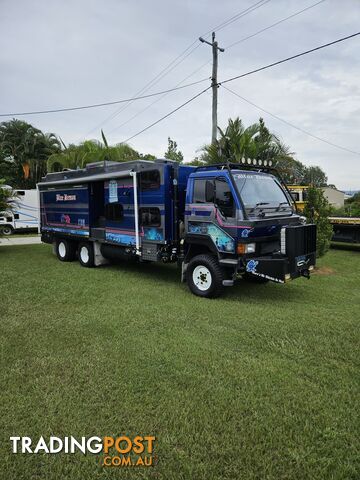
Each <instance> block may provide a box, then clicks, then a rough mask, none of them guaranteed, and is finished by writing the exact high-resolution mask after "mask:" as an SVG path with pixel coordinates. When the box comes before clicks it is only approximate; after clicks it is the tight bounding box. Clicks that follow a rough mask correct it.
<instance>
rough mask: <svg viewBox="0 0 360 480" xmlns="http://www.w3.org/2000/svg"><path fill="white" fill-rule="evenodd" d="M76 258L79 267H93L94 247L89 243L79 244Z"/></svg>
mask: <svg viewBox="0 0 360 480" xmlns="http://www.w3.org/2000/svg"><path fill="white" fill-rule="evenodd" d="M78 257H79V262H80V265H82V266H83V267H87V268H92V267H94V266H95V263H94V246H93V244H92V243H91V242H82V243H79V249H78Z"/></svg>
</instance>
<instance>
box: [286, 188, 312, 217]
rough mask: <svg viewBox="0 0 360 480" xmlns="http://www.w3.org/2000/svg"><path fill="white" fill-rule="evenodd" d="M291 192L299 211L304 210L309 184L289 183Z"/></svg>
mask: <svg viewBox="0 0 360 480" xmlns="http://www.w3.org/2000/svg"><path fill="white" fill-rule="evenodd" d="M287 188H288V190H289V192H290V193H291V196H292V198H293V199H294V202H295V204H296V208H297V209H298V211H299V212H303V211H304V208H305V204H306V201H307V190H308V188H309V186H308V185H288V186H287Z"/></svg>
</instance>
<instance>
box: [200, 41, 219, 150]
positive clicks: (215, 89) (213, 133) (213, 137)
mask: <svg viewBox="0 0 360 480" xmlns="http://www.w3.org/2000/svg"><path fill="white" fill-rule="evenodd" d="M199 40H200V42H202V43H207V44H208V45H210V46H211V47H212V56H213V63H212V76H211V86H212V129H211V143H212V144H214V143H216V136H217V95H218V84H217V71H218V50H220V52H224V51H225V49H224V48H220V47H219V46H218V43H217V42H216V41H215V32H212V42H211V43H210V42H208V41H206V40H205V39H204V38H202V37H199Z"/></svg>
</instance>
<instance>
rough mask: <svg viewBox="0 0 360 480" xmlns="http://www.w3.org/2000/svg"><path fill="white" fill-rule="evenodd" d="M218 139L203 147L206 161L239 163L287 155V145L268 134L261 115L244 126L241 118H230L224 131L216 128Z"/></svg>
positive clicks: (288, 149)
mask: <svg viewBox="0 0 360 480" xmlns="http://www.w3.org/2000/svg"><path fill="white" fill-rule="evenodd" d="M218 130H219V133H220V138H219V140H218V141H217V142H216V143H215V144H212V145H208V146H205V147H204V151H205V155H206V156H207V163H210V164H213V163H223V162H233V163H239V162H242V161H246V160H248V159H251V160H253V159H261V160H265V159H266V160H272V161H273V162H275V161H277V160H279V159H280V158H283V157H285V156H290V155H291V154H292V153H291V152H290V148H289V147H288V146H287V145H285V144H284V143H283V142H282V141H281V140H280V138H279V137H277V136H276V135H275V134H273V133H271V132H270V131H269V130H268V128H267V127H266V126H265V123H264V121H263V119H262V118H260V120H259V122H258V123H254V124H252V125H250V126H249V127H247V128H245V127H244V125H243V123H242V121H241V120H240V118H235V120H232V119H229V123H228V125H227V127H226V129H225V131H223V130H222V129H221V128H218Z"/></svg>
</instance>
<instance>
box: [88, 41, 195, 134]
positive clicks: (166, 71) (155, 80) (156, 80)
mask: <svg viewBox="0 0 360 480" xmlns="http://www.w3.org/2000/svg"><path fill="white" fill-rule="evenodd" d="M194 44H195V42H193V43H192V44H191V46H193V45H194ZM197 48H199V45H195V46H194V47H193V48H192V49H191V50H190V51H189V52H188V53H187V54H186V55H185V56H183V55H184V53H185V52H186V51H187V50H188V49H189V47H188V48H187V49H185V50H184V52H183V53H182V54H180V55H178V56H177V57H176V59H175V60H173V61H172V62H171V63H170V64H169V65H168V66H167V67H166V68H164V69H163V70H162V71H161V72H160V73H159V74H158V75H157V76H156V77H155V78H153V80H151V81H150V82H148V83H147V84H146V85H145V86H144V87H143V88H142V89H141V90H139V91H138V92H137V93H136V95H141V94H142V93H145V92H147V91H148V90H150V88H152V87H153V86H154V85H156V84H157V83H159V82H160V80H161V79H163V78H164V77H166V75H168V74H169V73H170V72H172V71H173V70H174V69H175V68H176V67H177V66H178V65H180V63H182V62H183V61H184V60H186V58H187V57H189V56H190V55H191V54H192V53H193V52H194V51H195V50H196V49H197ZM182 56H183V58H181V57H182ZM178 59H179V61H178V62H177V63H174V62H176V60H178ZM171 65H172V67H171V68H169V67H170V66H171ZM133 103H134V101H133V100H130V101H129V102H127V104H126V105H123V106H122V107H121V108H119V109H117V110H115V112H113V113H111V114H110V115H109V116H108V117H106V118H105V119H104V120H102V121H101V122H100V123H99V124H97V125H96V126H95V127H93V128H92V129H91V130H89V132H88V133H87V134H86V136H87V135H89V134H90V133H91V132H93V131H95V130H97V129H98V128H100V127H101V126H102V125H104V124H105V123H107V122H108V121H109V120H112V119H113V118H115V117H117V116H118V115H119V114H120V113H121V112H123V111H124V110H126V109H127V108H128V107H130V105H132V104H133Z"/></svg>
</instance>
